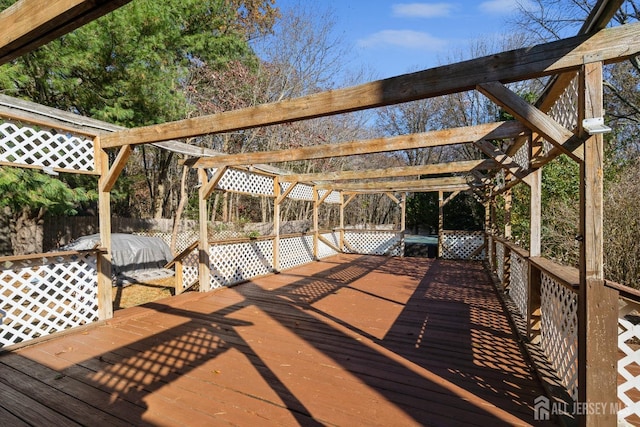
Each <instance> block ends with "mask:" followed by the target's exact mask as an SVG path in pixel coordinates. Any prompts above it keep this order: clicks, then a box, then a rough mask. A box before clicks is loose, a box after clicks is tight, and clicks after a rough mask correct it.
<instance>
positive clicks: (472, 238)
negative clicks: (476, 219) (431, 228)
mask: <svg viewBox="0 0 640 427" xmlns="http://www.w3.org/2000/svg"><path fill="white" fill-rule="evenodd" d="M440 246H441V251H440V256H441V257H442V258H444V259H465V260H474V261H480V260H483V259H485V256H486V250H485V246H486V245H485V233H484V231H464V230H442V234H441V237H440Z"/></svg>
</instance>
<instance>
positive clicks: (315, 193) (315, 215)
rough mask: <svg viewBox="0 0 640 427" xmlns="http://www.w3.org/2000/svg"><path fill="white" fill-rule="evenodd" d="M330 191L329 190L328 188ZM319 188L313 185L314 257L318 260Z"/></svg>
mask: <svg viewBox="0 0 640 427" xmlns="http://www.w3.org/2000/svg"><path fill="white" fill-rule="evenodd" d="M327 191H329V190H327ZM318 205H319V203H318V188H317V187H316V186H315V185H314V186H313V259H315V260H316V261H317V260H318V207H319V206H318Z"/></svg>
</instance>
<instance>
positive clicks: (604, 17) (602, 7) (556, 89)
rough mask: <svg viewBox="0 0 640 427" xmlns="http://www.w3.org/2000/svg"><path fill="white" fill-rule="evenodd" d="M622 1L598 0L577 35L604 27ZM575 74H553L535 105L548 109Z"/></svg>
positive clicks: (543, 109) (574, 72)
mask: <svg viewBox="0 0 640 427" xmlns="http://www.w3.org/2000/svg"><path fill="white" fill-rule="evenodd" d="M622 3H624V0H598V2H597V3H596V4H595V5H594V7H593V9H591V13H589V16H588V17H587V19H586V20H585V22H584V24H583V25H582V27H581V28H580V30H579V31H578V35H587V34H593V33H595V32H597V31H600V30H602V29H603V28H606V26H607V25H609V22H611V19H612V18H613V16H614V15H615V13H616V12H617V11H618V10H619V9H620V6H621V5H622ZM577 74H578V71H577V70H574V71H570V72H566V73H561V74H558V75H556V76H554V77H553V78H552V79H551V80H550V81H549V83H548V84H547V87H546V88H545V90H544V92H543V93H542V95H541V96H540V98H538V101H537V102H536V107H538V108H539V109H540V110H542V111H544V112H547V111H549V110H550V109H551V107H553V105H554V104H555V103H556V101H557V100H558V98H560V96H562V94H563V93H564V91H565V89H566V88H567V87H568V86H569V84H571V82H572V81H573V79H574V78H575V77H576V76H577Z"/></svg>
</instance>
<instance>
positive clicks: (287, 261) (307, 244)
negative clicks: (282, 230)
mask: <svg viewBox="0 0 640 427" xmlns="http://www.w3.org/2000/svg"><path fill="white" fill-rule="evenodd" d="M279 255H280V257H279V261H280V269H281V270H286V269H288V268H293V267H297V266H299V265H303V264H307V263H310V262H311V261H313V236H300V237H290V238H286V239H280V254H279Z"/></svg>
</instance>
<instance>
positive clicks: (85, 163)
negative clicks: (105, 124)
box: [0, 122, 95, 172]
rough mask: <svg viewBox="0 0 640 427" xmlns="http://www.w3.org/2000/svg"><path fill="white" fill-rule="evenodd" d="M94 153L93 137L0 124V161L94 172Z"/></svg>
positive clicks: (69, 170) (9, 123)
mask: <svg viewBox="0 0 640 427" xmlns="http://www.w3.org/2000/svg"><path fill="white" fill-rule="evenodd" d="M94 154H95V153H94V149H93V141H92V140H90V139H86V138H84V137H79V136H75V135H72V134H69V133H67V134H62V133H55V132H53V131H45V130H36V129H34V128H32V127H28V126H23V125H17V124H15V123H11V122H4V123H1V124H0V162H7V163H14V164H20V165H30V166H42V167H44V168H52V169H53V168H55V169H61V170H64V171H68V172H77V171H83V172H93V171H94V170H95V159H94Z"/></svg>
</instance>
